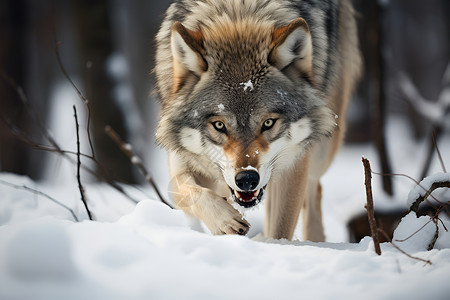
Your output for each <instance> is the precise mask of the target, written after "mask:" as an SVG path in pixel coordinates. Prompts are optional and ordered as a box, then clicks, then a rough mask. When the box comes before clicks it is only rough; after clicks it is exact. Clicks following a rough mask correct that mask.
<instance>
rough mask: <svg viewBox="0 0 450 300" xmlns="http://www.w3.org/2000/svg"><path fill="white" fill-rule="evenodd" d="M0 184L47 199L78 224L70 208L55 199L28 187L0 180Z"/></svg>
mask: <svg viewBox="0 0 450 300" xmlns="http://www.w3.org/2000/svg"><path fill="white" fill-rule="evenodd" d="M0 183H1V184H4V185H7V186H10V187H12V188H15V189H17V190H24V191H27V192H31V193H33V194H35V195H40V196H43V197H45V198H47V199H48V200H50V201H52V202H53V203H55V204H57V205H59V206H61V207H63V208H65V209H66V210H68V211H69V212H70V214H71V215H72V217H73V219H74V220H75V221H77V222H78V218H77V216H76V215H75V212H74V211H73V210H72V209H71V208H70V207H68V206H67V205H65V204H62V203H61V202H59V201H58V200H56V199H55V198H53V197H51V196H49V195H47V194H46V193H44V192H41V191H38V190H36V189H33V188H30V187H28V186H26V185H18V184H14V183H10V182H7V181H4V180H1V179H0Z"/></svg>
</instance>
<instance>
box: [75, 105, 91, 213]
mask: <svg viewBox="0 0 450 300" xmlns="http://www.w3.org/2000/svg"><path fill="white" fill-rule="evenodd" d="M73 114H74V117H75V128H76V131H77V180H78V189H79V190H80V195H81V201H82V202H83V204H84V207H85V208H86V212H87V214H88V217H89V220H91V221H92V220H93V219H92V214H91V211H90V210H89V207H88V205H87V201H86V195H85V193H84V188H83V185H82V184H81V177H80V169H81V155H80V133H79V126H78V116H77V109H76V107H75V105H74V106H73Z"/></svg>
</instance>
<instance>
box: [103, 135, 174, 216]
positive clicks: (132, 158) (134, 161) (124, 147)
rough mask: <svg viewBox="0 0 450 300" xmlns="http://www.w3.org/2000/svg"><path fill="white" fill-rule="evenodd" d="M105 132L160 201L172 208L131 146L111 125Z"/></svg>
mask: <svg viewBox="0 0 450 300" xmlns="http://www.w3.org/2000/svg"><path fill="white" fill-rule="evenodd" d="M105 132H106V134H108V136H109V137H110V138H111V139H112V140H113V141H114V142H115V143H116V144H117V146H119V148H120V150H122V152H123V153H124V154H125V155H126V156H127V157H128V158H129V159H130V161H131V163H132V164H133V165H135V166H136V167H137V168H138V170H139V172H140V173H141V174H142V175H143V176H144V177H145V180H146V181H147V182H148V183H149V184H150V185H151V186H152V187H153V189H154V190H155V192H156V194H157V195H158V197H159V199H160V200H161V202H163V203H164V204H166V205H167V206H169V207H170V208H172V206H171V205H170V204H169V203H168V202H167V201H166V200H164V197H163V196H162V194H161V193H160V191H159V189H158V186H157V185H156V183H155V182H154V181H153V178H152V177H151V176H150V174H149V173H148V171H147V169H146V168H145V167H144V165H143V164H142V161H141V159H140V158H139V157H138V156H137V155H136V154H135V153H134V152H133V148H132V147H131V145H129V144H125V142H123V141H122V139H121V138H120V137H119V135H118V134H117V132H115V131H114V130H113V129H112V128H111V126H106V127H105Z"/></svg>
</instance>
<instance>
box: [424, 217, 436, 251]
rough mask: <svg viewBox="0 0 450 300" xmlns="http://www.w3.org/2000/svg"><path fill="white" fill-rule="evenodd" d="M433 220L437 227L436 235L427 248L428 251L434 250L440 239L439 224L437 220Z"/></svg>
mask: <svg viewBox="0 0 450 300" xmlns="http://www.w3.org/2000/svg"><path fill="white" fill-rule="evenodd" d="M432 220H433V223H434V225H436V232H435V233H434V236H433V239H432V240H431V242H430V244H429V245H428V248H427V250H428V251H430V250H433V248H434V245H435V244H436V241H437V239H438V237H439V223H438V221H437V220H435V219H432Z"/></svg>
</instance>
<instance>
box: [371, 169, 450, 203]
mask: <svg viewBox="0 0 450 300" xmlns="http://www.w3.org/2000/svg"><path fill="white" fill-rule="evenodd" d="M372 174H375V175H379V176H399V177H405V178H408V179H409V180H411V181H412V182H414V183H415V184H416V185H418V186H420V187H421V188H422V189H423V190H424V191H426V190H427V189H426V188H425V187H423V186H422V185H421V184H420V182H419V181H417V180H416V179H414V178H412V177H411V176H409V175H406V174H398V173H392V174H385V173H379V172H375V171H372ZM429 196H430V197H431V198H433V200H434V201H436V202H437V203H439V204H440V205H442V203H441V201H439V200H438V199H437V198H436V197H434V196H433V195H429ZM427 201H428V203H429V204H430V205H431V206H433V207H434V208H435V209H438V207H437V206H435V205H434V204H433V203H431V202H430V201H429V200H428V199H427Z"/></svg>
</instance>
